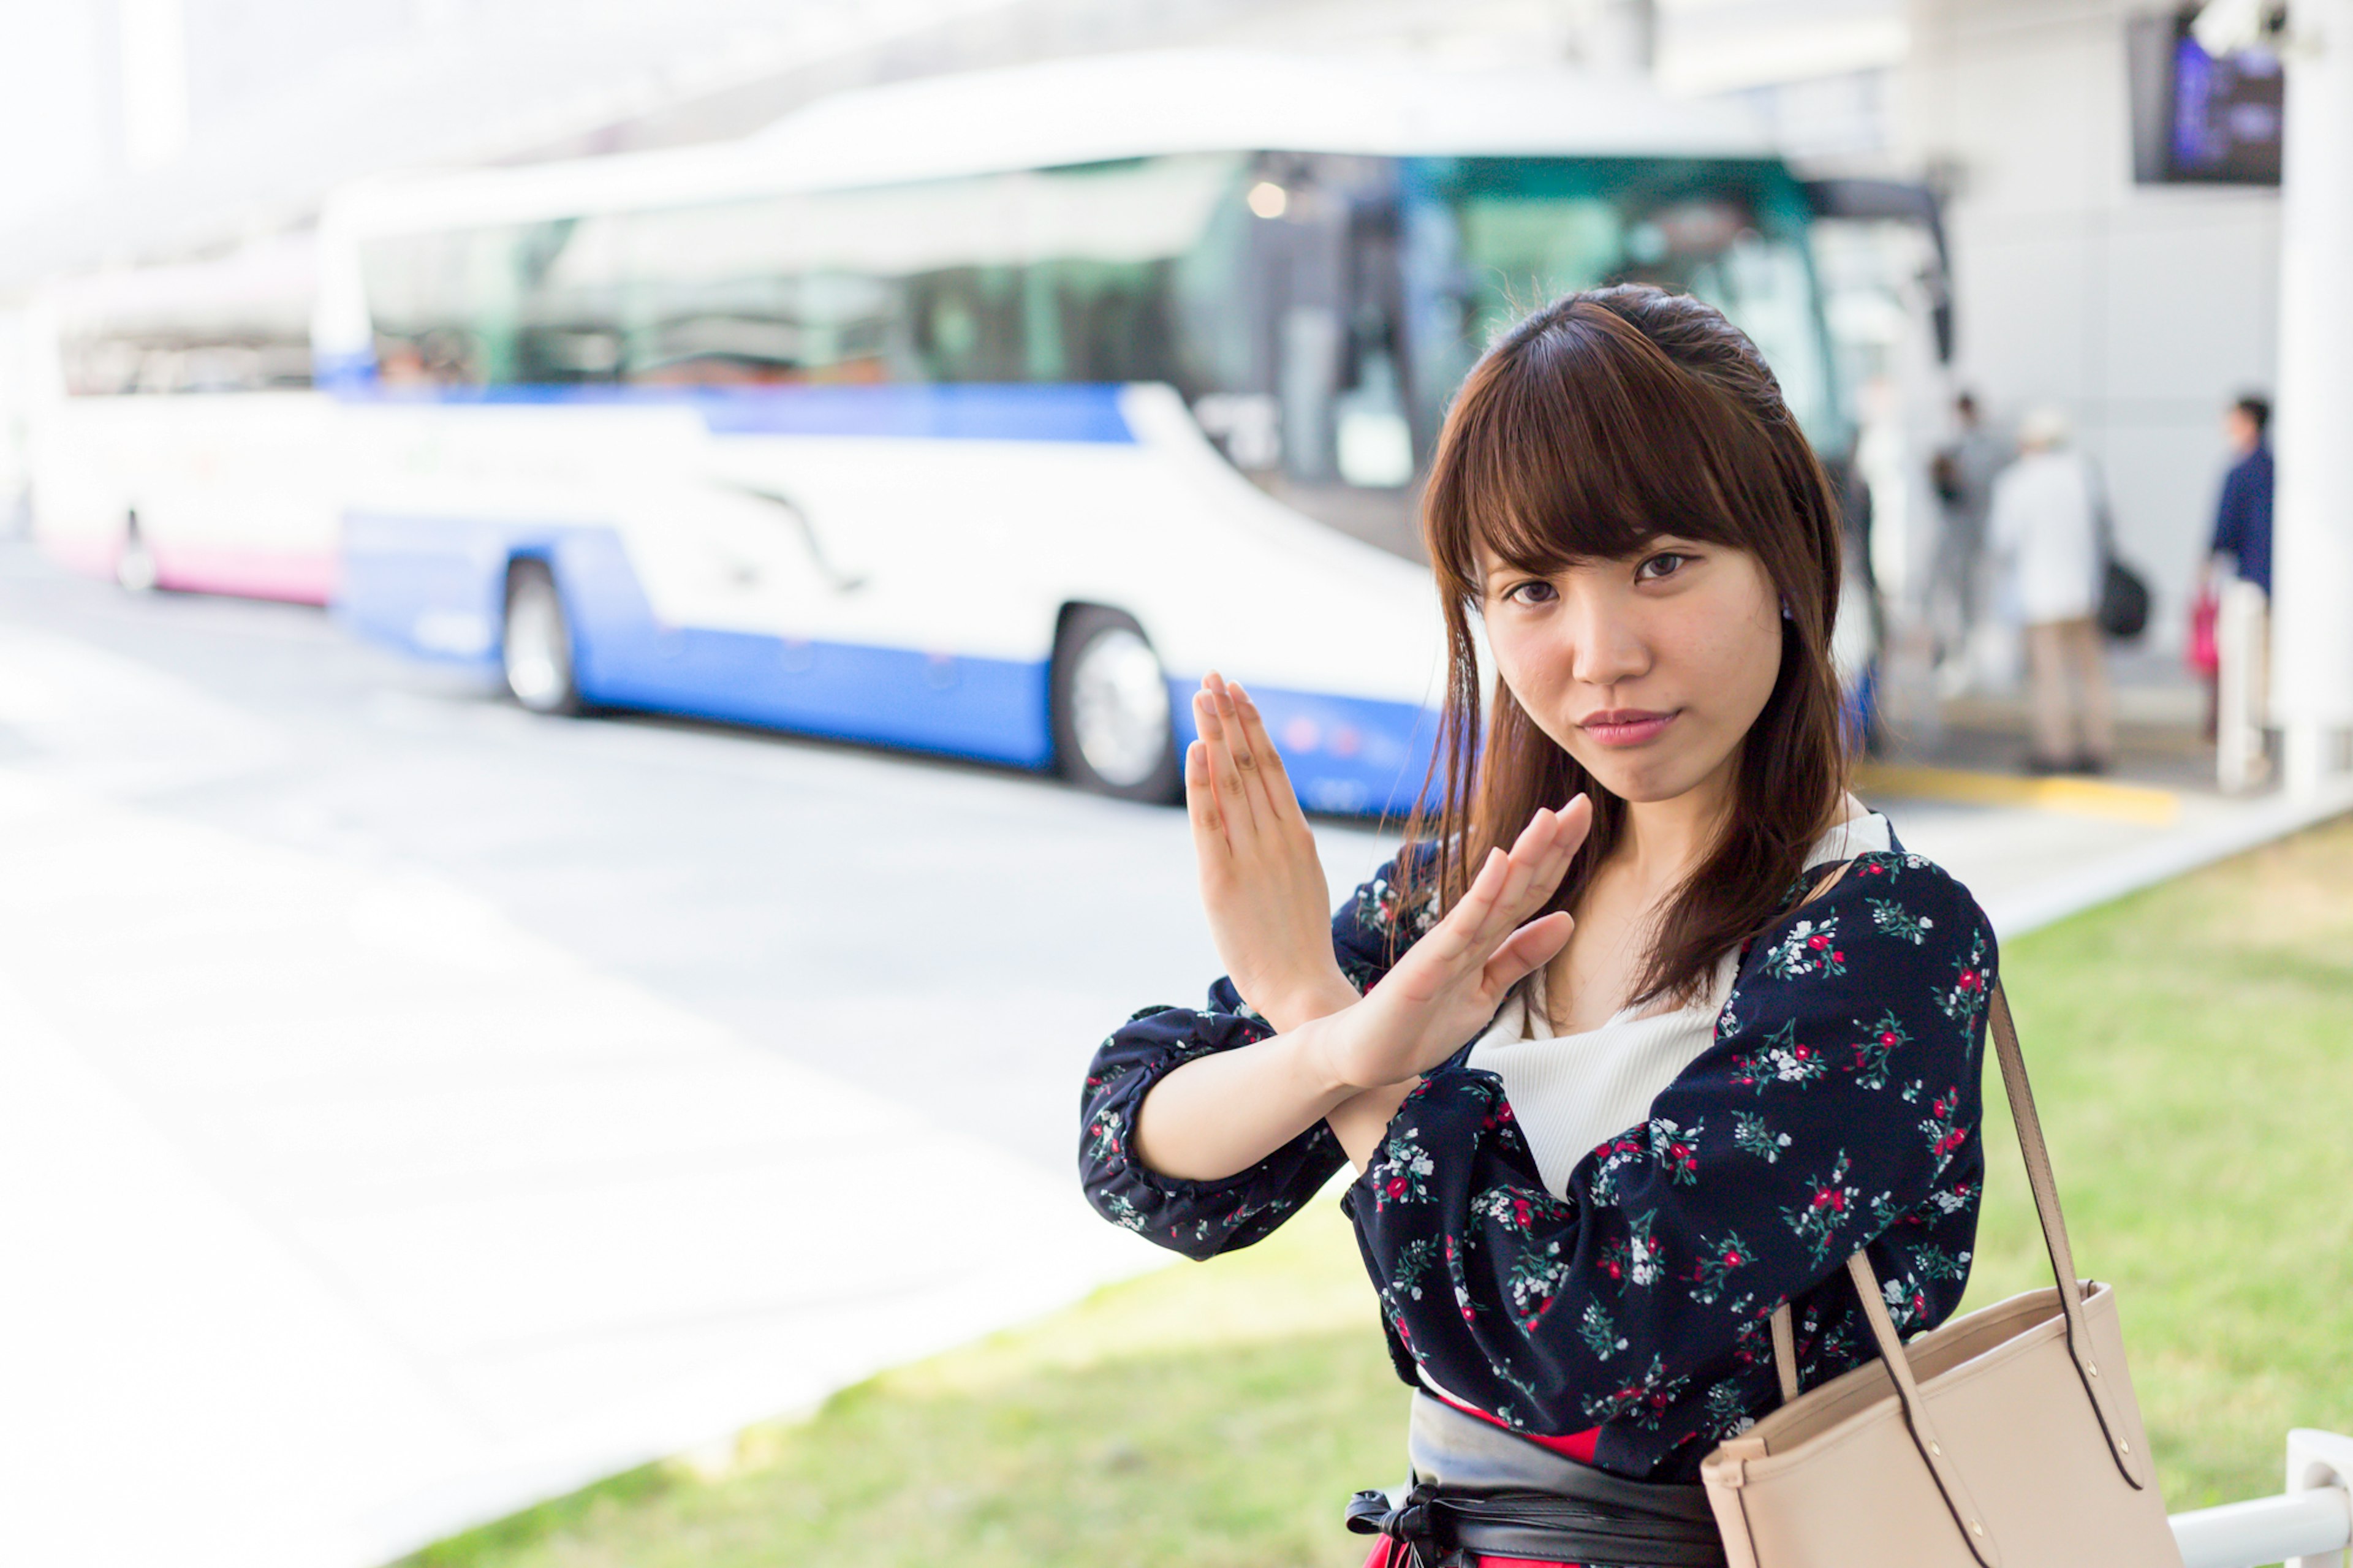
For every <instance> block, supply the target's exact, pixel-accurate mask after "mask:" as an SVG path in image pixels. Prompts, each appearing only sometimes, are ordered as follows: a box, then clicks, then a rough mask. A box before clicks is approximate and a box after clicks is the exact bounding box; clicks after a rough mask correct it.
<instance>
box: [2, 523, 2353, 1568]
mask: <svg viewBox="0 0 2353 1568" xmlns="http://www.w3.org/2000/svg"><path fill="white" fill-rule="evenodd" d="M1911 765H1914V766H1915V767H1926V768H1928V769H1929V771H1930V772H1931V773H1935V772H1937V771H1938V770H1937V768H1936V765H1935V764H1934V763H1933V762H1932V763H1914V764H1911ZM1941 772H1942V773H1947V774H1963V773H1967V772H1968V770H1965V769H1952V768H1945V769H1942V770H1941ZM1978 776H1980V777H1982V776H1985V775H1982V774H1980V775H1978ZM1883 782H1884V781H1883ZM1899 782H1904V783H1905V784H1906V785H1907V787H1908V788H1909V789H1910V790H1911V792H1912V794H1913V795H1915V796H1917V797H1919V798H1905V799H1900V800H1899V799H1895V798H1894V795H1892V794H1889V793H1887V792H1885V791H1879V792H1877V797H1878V798H1881V799H1883V800H1885V801H1886V802H1887V809H1889V810H1890V812H1891V814H1892V815H1893V816H1894V817H1895V820H1896V822H1897V826H1898V830H1899V832H1901V833H1902V834H1903V835H1904V837H1905V838H1906V840H1907V842H1909V843H1910V844H1911V845H1912V846H1913V847H1915V848H1918V849H1920V850H1922V851H1923V852H1925V853H1927V854H1930V855H1933V856H1936V858H1939V859H1941V860H1944V861H1945V862H1946V863H1947V865H1948V866H1950V867H1951V868H1953V869H1954V870H1955V871H1956V873H1957V874H1958V875H1960V876H1961V877H1962V879H1964V880H1965V881H1968V882H1969V883H1970V885H1971V886H1972V887H1973V888H1975V889H1977V890H1978V894H1979V896H1980V898H1981V899H1983V900H1984V901H1985V902H1986V903H1987V904H1988V906H1989V909H1991V910H1993V911H1994V913H1995V916H1996V919H1997V923H1998V924H2000V926H2001V927H2002V928H2003V929H2004V930H2005V931H2006V932H2015V931H2019V930H2023V929H2027V928H2028V927H2030V926H2031V925H2032V924H2034V923H2038V922H2039V921H2043V920H2047V919H2052V918H2056V917H2057V915H2058V914H2060V913H2064V912H2067V910H2070V909H2073V908H2079V907H2083V906H2084V903H2085V902H2087V901H2096V900H2098V899H2100V898H2105V897H2111V896H2114V894H2115V892H2116V890H2118V889H2121V888H2122V887H2124V886H2125V885H2126V884H2127V883H2130V882H2132V881H2133V879H2136V878H2139V879H2142V880H2144V881H2145V880H2146V879H2149V878H2150V877H2151V876H2154V875H2164V874H2171V872H2172V871H2173V870H2178V869H2179V868H2182V867H2184V866H2186V865H2187V864H2189V863H2192V862H2194V861H2195V860H2196V859H2198V858H2200V857H2204V858H2214V857H2216V856H2219V855H2220V854H2223V853H2228V852H2230V851H2231V849H2232V848H2233V847H2242V846H2243V845H2244V844H2245V843H2248V842H2254V841H2260V838H2261V837H2267V836H2272V835H2275V834H2276V833H2278V832H2281V831H2284V830H2286V829H2287V828H2288V827H2290V826H2294V825H2295V823H2298V822H2301V821H2303V820H2307V819H2310V818H2312V817H2315V816H2317V815H2320V814H2321V813H2322V812H2323V810H2324V809H2334V808H2341V805H2342V804H2353V803H2329V804H2328V805H2327V807H2323V806H2313V805H2296V806H2286V805H2280V804H2279V803H2277V802H2263V801H2258V802H2252V803H2245V802H2230V801H2223V800H2221V799H2219V798H2209V797H2205V796H2200V795H2197V794H2196V793H2195V792H2194V791H2192V790H2188V789H2184V788H2179V787H2173V786H2168V785H2160V784H2138V783H2137V782H2136V781H2134V780H2132V779H2129V778H2128V779H2126V780H2124V781H2122V782H2121V784H2118V787H2119V788H2121V789H2124V790H2126V791H2130V790H2133V789H2144V790H2149V791H2154V792H2156V793H2158V794H2162V795H2169V796H2171V797H2173V800H2174V804H2173V805H2172V806H2171V807H2170V808H2169V809H2167V810H2160V809H2158V807H2157V806H2155V805H2153V804H2152V801H2151V800H2150V799H2149V798H2147V797H2146V796H2144V795H2132V794H2121V795H2101V794H2100V793H2099V792H2098V791H2094V792H2093V793H2092V795H2089V796H2081V795H2078V796H2072V797H2068V796H2062V797H2053V798H2048V799H2046V798H2040V797H2037V798H2033V799H2027V800H2019V799H2001V798H1995V799H1989V798H1985V797H1984V796H1983V795H1982V794H1980V795H1974V796H1973V795H1969V794H1968V790H1967V788H1966V787H1964V785H1962V784H1952V783H1951V782H1950V781H1949V780H1947V781H1946V784H1943V785H1938V784H1937V782H1936V779H1934V778H1929V779H1926V780H1925V781H1924V779H1923V778H1921V777H1917V776H1913V777H1909V778H1907V779H1904V780H1900V781H1899ZM2110 782H2111V783H2112V784H2116V782H2117V781H2110ZM1931 797H1933V798H1931ZM1319 831H1320V835H1321V837H1322V838H1323V841H1324V851H1325V858H1326V864H1327V867H1328V868H1329V869H1330V873H1331V876H1332V879H1333V880H1334V882H1335V884H1338V885H1341V886H1345V885H1347V884H1351V883H1353V882H1354V881H1355V880H1356V878H1357V877H1358V876H1359V875H1361V874H1362V872H1363V870H1364V869H1365V868H1367V867H1369V866H1370V865H1372V864H1373V863H1375V862H1376V861H1377V859H1378V858H1381V856H1382V855H1383V854H1384V853H1385V851H1386V847H1387V841H1386V840H1384V839H1381V838H1380V837H1377V836H1375V835H1372V834H1368V833H1366V832H1363V831H1361V830H1359V829H1356V828H1354V827H1350V826H1345V825H1325V826H1324V827H1322V828H1321V829H1320V830H1319ZM1192 899H1193V893H1192V877H1191V868H1190V865H1189V858H1188V849H1187V842H1186V834H1185V828H1184V824H1183V821H1182V819H1181V817H1180V816H1178V814H1176V813H1173V812H1168V811H1162V810H1152V809H1145V808H1138V807H1132V806H1127V805H1120V804H1118V803H1113V802H1105V801H1100V800H1094V799H1090V798H1086V797H1082V796H1079V795H1073V794H1071V793H1070V792H1068V791H1065V790H1063V789H1061V788H1060V787H1059V786H1057V785H1055V784H1052V783H1051V782H1050V781H1044V780H1038V779H1032V778H1029V777H1026V776H1022V775H1018V774H1011V773H1003V772H999V771H996V770H989V769H981V768H972V767H965V766H961V765H957V764H951V763H937V762H930V761H923V760H920V759H908V758H903V757H894V756H890V755H886V754H883V753H879V752H867V751H863V750H860V749H857V748H848V747H839V746H832V745H825V744H820V743H815V742H799V741H791V740H785V739H779V738H776V737H771V736H763V735H754V734H749V733H745V732H741V731H727V730H722V729H715V728H710V727H702V726H694V725H681V724H675V723H665V722H651V721H625V720H600V721H588V722H571V723H568V722H562V721H554V722H550V721H536V720H533V719H531V718H529V717H528V716H526V715H523V714H522V713H520V712H518V711H515V710H512V709H511V708H508V707H506V706H504V705H501V704H500V703H498V702H496V701H495V700H491V698H490V696H489V695H488V694H487V693H485V692H484V691H483V690H482V689H481V688H480V685H479V683H476V682H471V681H470V680H469V679H461V678H454V677H450V676H448V675H445V674H441V673H438V672H434V671H429V670H422V669H419V668H415V667H411V666H408V665H405V664H400V663H397V662H396V661H393V660H390V659H388V658H382V657H380V656H377V655H375V654H373V653H371V652H369V651H368V650H365V649H364V648H360V647H355V646H353V645H352V644H351V643H350V642H349V641H348V640H347V639H345V638H344V637H342V636H341V634H340V633H339V632H338V631H337V630H336V628H335V627H334V626H332V623H330V622H329V621H328V620H327V619H326V618H325V617H323V616H318V615H317V614H315V613H312V612H307V611H301V610H299V609H292V608H289V607H286V606H276V605H248V604H237V603H232V602H226V601H217V600H195V599H188V598H182V597H177V596H172V595H155V596H151V597H148V598H144V599H132V598H129V597H126V596H123V595H119V594H117V593H115V592H114V591H113V590H111V589H110V588H106V587H103V586H101V585H99V584H89V583H83V582H80V581H78V580H74V579H69V578H65V577H62V576H60V575H59V574H57V573H55V572H54V571H52V570H51V569H49V568H48V567H47V566H46V565H45V564H44V563H40V562H39V561H37V560H36V559H34V558H33V557H32V556H30V554H29V553H28V552H26V551H25V550H24V549H23V548H22V547H21V546H16V545H5V544H0V1072H5V1079H6V1081H7V1083H8V1084H9V1086H10V1092H8V1093H7V1094H5V1095H0V1192H5V1194H8V1198H7V1200H6V1202H5V1204H0V1256H5V1258H8V1259H9V1260H10V1262H11V1264H12V1269H11V1275H12V1285H11V1288H10V1289H6V1290H5V1291H0V1389H5V1394H4V1395H0V1413H4V1414H0V1542H5V1545H0V1557H5V1560H7V1561H10V1562H24V1563H40V1564H43V1565H45V1568H46V1565H52V1564H54V1565H60V1568H62V1565H70V1564H84V1563H87V1564H103V1565H108V1568H111V1565H113V1564H151V1563H174V1564H185V1565H190V1568H195V1565H208V1564H212V1563H224V1564H226V1563H237V1564H240V1565H247V1568H276V1565H279V1564H285V1565H289V1568H297V1565H299V1568H368V1565H370V1564H374V1563H382V1562H385V1561H386V1560H388V1559H390V1558H392V1557H395V1556H397V1555H399V1554H400V1553H402V1552H406V1551H408V1550H411V1549H413V1548H415V1547H417V1545H420V1544H422V1543H424V1542H428V1541H430V1540H433V1539H437V1538H438V1537H439V1536H441V1535H444V1534H447V1533H448V1532H450V1531H454V1530H457V1529H459V1528H462V1527H464V1526H466V1525H469V1524H471V1523H474V1522H478V1521H482V1520H485V1519H489V1518H492V1517H496V1516H498V1515H501V1514H503V1513H506V1512H509V1511H512V1510H513V1509H515V1508H518V1507H521V1506H523V1505H525V1504H527V1503H529V1502H531V1501H533V1500H538V1499H540V1498H543V1497H545V1496H548V1495H551V1494H553V1493H556V1492H560V1491H562V1490H565V1489H570V1488H572V1487H574V1486H576V1485H579V1484H581V1483H583V1482H585V1481H586V1480H589V1479H594V1478H595V1477H597V1476H599V1475H603V1474H607V1473H610V1472H612V1471H614V1470H616V1469H619V1468H626V1467H628V1466H629V1465H633V1464H636V1463H638V1462H641V1461H642V1460H644V1459H647V1458H652V1457H655V1456H658V1455H663V1454H670V1453H677V1452H681V1451H685V1450H690V1449H692V1448H695V1447H699V1446H701V1445H703V1444H706V1443H709V1442H711V1441H712V1440H713V1439H716V1438H721V1437H723V1436H726V1435H727V1434H729V1433H732V1432H733V1430H735V1429H736V1428H738V1427H740V1426H743V1425H744V1424H746V1423H749V1422H751V1421H754V1420H759V1419H764V1418H768V1417H773V1416H775V1415H779V1414H784V1413H789V1412H792V1411H796V1410H801V1409H807V1408H809V1407H811V1406H812V1405H814V1404H815V1403H817V1402H818V1401H819V1400H821V1399H822V1398H823V1397H824V1396H825V1395H826V1394H828V1393H830V1392H832V1391H834V1390H836V1389H838V1388H840V1387H842V1386H844V1385H846V1384H849V1383H852V1382H855V1381H857V1380H859V1379H860V1378H862V1377H865V1376H867V1375H869V1374H871V1373H872V1372H874V1371H876V1370H878V1369H880V1368H881V1367H884V1366H887V1365H891V1364H893V1363H901V1362H904V1361H906V1360H908V1359H911V1358H913V1357H915V1356H919V1355H922V1354H923V1353H926V1352H930V1351H933V1350H936V1349H940V1348H944V1347H946V1346H949V1345H952V1344H955V1343H958V1342H965V1341H967V1340H970V1339H972V1338H974V1337H976V1336H978V1335H980V1334H983V1333H986V1332H987V1331H991V1330H994V1329H997V1328H1000V1327H1003V1326H1006V1325H1008V1324H1011V1323H1014V1322H1018V1321H1022V1320H1025V1319H1028V1318H1030V1317H1034V1316H1036V1315H1038V1314H1039V1313H1042V1312H1045V1311H1048V1310H1051V1309H1053V1308H1054V1307H1056V1306H1058V1305H1060V1304H1062V1303H1064V1302H1067V1301H1069V1300H1073V1299H1075V1298H1077V1297H1078V1296H1081V1295H1082V1294H1084V1293H1085V1292H1086V1291H1088V1290H1090V1289H1093V1288H1095V1287H1096V1286H1097V1285H1099V1284H1101V1283H1103V1282H1104V1281H1107V1280H1110V1279H1117V1278H1120V1277H1123V1276H1124V1275H1127V1274H1131V1273H1134V1272H1135V1271H1137V1270H1140V1269H1142V1268H1149V1267H1152V1266H1154V1265H1155V1264H1156V1263H1157V1262H1159V1261H1161V1259H1162V1255H1160V1254H1157V1253H1156V1252H1155V1251H1153V1250H1152V1249H1151V1248H1149V1247H1146V1246H1145V1244H1143V1243H1142V1242H1140V1241H1137V1240H1136V1239H1135V1238H1134V1237H1128V1236H1125V1235H1124V1234H1123V1233H1121V1232H1118V1231H1115V1230H1113V1229H1112V1228H1111V1227H1109V1226H1103V1225H1102V1224H1101V1223H1100V1222H1099V1221H1097V1220H1095V1219H1094V1217H1093V1216H1092V1215H1091V1214H1090V1213H1089V1212H1088V1211H1087V1210H1086V1209H1085V1208H1084V1206H1083V1205H1082V1203H1081V1202H1080V1200H1079V1198H1078V1196H1077V1194H1076V1192H1075V1190H1074V1189H1075V1184H1074V1183H1073V1182H1072V1180H1071V1142H1072V1131H1073V1130H1072V1124H1071V1110H1072V1109H1073V1108H1074V1103H1075V1098H1076V1086H1077V1079H1078V1076H1079V1071H1080V1068H1081V1067H1082V1064H1083V1062H1084V1060H1085V1058H1086V1056H1087V1054H1088V1053H1089V1051H1090V1050H1091V1049H1092V1046H1093V1044H1094V1042H1095V1040H1096V1039H1097V1038H1099V1037H1100V1036H1101V1035H1102V1034H1103V1031H1104V1030H1105V1029H1106V1028H1107V1027H1108V1026H1110V1025H1112V1024H1113V1023H1115V1022H1116V1021H1117V1020H1118V1019H1119V1018H1121V1017H1123V1016H1125V1015H1126V1013H1127V1012H1128V1011H1130V1010H1132V1008H1133V1007H1134V1006H1135V1005H1138V1004H1140V1003H1143V1002H1146V1001H1155V1000H1158V1001H1183V1000H1187V999H1188V998H1190V997H1191V996H1194V995H1196V994H1198V991H1199V988H1200V984H1201V982H1202V981H1203V980H1204V979H1205V978H1206V977H1207V976H1208V974H1209V973H1211V971H1212V970H1213V968H1214V962H1215V961H1214V957H1213V954H1212V952H1211V950H1210V947H1209V944H1208V940H1207V936H1206V933H1205V932H1204V931H1202V929H1201V925H1200V921H1199V919H1198V913H1197V912H1196V910H1195V909H1194V907H1193V902H1192Z"/></svg>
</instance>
